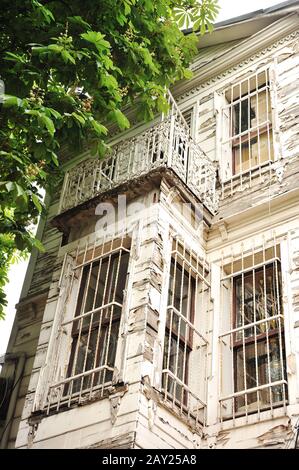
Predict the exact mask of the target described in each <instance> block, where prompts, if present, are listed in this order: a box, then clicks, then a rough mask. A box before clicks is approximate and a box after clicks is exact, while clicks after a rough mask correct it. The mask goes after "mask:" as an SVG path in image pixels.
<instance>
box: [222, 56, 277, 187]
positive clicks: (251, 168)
mask: <svg viewBox="0 0 299 470" xmlns="http://www.w3.org/2000/svg"><path fill="white" fill-rule="evenodd" d="M261 74H264V76H265V79H266V80H267V81H266V82H265V83H264V84H263V85H262V86H260V84H259V83H258V78H257V77H258V76H259V75H261ZM272 74H273V65H272V64H267V65H266V66H264V67H259V68H258V69H257V70H256V72H254V73H252V72H248V73H244V74H243V75H241V76H239V77H238V78H236V79H235V80H233V81H232V82H231V83H230V84H228V85H226V87H225V88H224V89H221V90H220V91H218V92H215V93H214V100H215V110H216V113H218V118H217V124H216V126H217V129H216V134H217V135H218V136H219V144H217V148H218V150H217V154H218V160H219V165H220V181H221V183H222V184H223V185H225V184H228V183H229V182H231V183H232V181H234V180H238V179H241V180H242V178H243V177H244V178H246V177H247V176H248V175H251V173H253V172H255V171H258V170H259V169H262V168H263V167H265V166H267V165H269V164H271V163H272V162H274V161H276V160H277V158H278V157H277V151H276V145H275V139H274V134H275V122H276V120H275V113H274V111H273V101H274V91H275V83H274V81H273V79H272V78H271V77H272ZM254 77H256V84H255V87H254V88H250V91H247V92H246V93H244V94H242V93H241V90H240V93H239V94H237V98H235V99H234V100H231V102H229V101H227V95H231V96H233V94H234V91H233V90H234V89H236V88H237V87H238V86H239V88H240V89H241V84H243V83H245V82H248V83H249V82H250V80H252V79H253V78H254ZM248 87H249V85H248ZM260 89H261V90H262V91H263V90H266V112H267V115H269V116H270V121H269V120H268V119H266V121H265V122H264V123H263V122H262V123H260V124H258V123H257V124H256V125H255V126H254V128H252V127H250V128H247V129H246V130H245V131H244V132H241V133H238V134H236V136H235V131H234V122H233V121H234V120H233V117H232V116H230V113H231V110H232V108H233V106H236V105H238V103H240V102H241V101H242V98H244V99H243V101H244V102H248V100H250V102H251V100H252V98H253V97H255V96H258V95H259V90H260ZM246 97H247V98H246ZM235 101H236V102H237V104H236V105H234V104H233V103H234V102H235ZM257 101H259V100H258V99H257ZM258 107H259V106H257V108H258ZM226 109H227V111H226V118H225V117H224V114H225V110H226ZM225 119H227V120H228V123H229V124H228V129H227V133H228V135H225V124H224V122H225ZM242 134H244V135H242ZM265 135H266V139H267V142H266V143H267V150H266V154H267V155H268V158H266V159H265V160H263V159H261V160H260V161H259V162H258V163H257V164H253V163H254V162H253V157H252V150H250V155H249V156H248V168H245V169H239V170H238V171H236V158H237V157H236V151H237V150H238V148H239V152H240V145H243V144H244V143H246V142H250V141H252V140H254V139H258V142H257V144H258V155H259V159H260V158H261V153H262V152H261V143H260V139H261V138H262V137H263V136H265ZM234 137H235V139H234ZM217 140H218V139H217ZM234 140H235V143H236V142H237V141H238V143H237V144H236V145H234ZM251 147H252V145H249V148H250V149H251ZM269 150H270V155H269ZM249 157H250V158H249ZM245 162H246V160H245Z"/></svg>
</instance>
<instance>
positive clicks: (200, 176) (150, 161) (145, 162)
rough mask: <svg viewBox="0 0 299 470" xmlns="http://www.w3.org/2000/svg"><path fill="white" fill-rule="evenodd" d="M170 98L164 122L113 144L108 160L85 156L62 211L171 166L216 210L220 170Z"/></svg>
mask: <svg viewBox="0 0 299 470" xmlns="http://www.w3.org/2000/svg"><path fill="white" fill-rule="evenodd" d="M169 100H170V104H171V108H170V113H169V115H168V116H167V117H162V119H161V122H159V123H158V124H156V125H154V126H152V127H151V128H149V129H147V130H145V131H144V132H142V133H140V134H137V135H135V136H134V137H132V138H128V139H126V140H122V141H121V142H120V143H117V144H116V145H114V146H112V150H111V152H110V154H109V155H108V156H107V157H106V158H104V159H103V160H99V159H89V160H85V161H83V162H82V163H80V164H78V165H77V166H76V167H74V168H72V169H71V170H69V171H68V172H67V173H66V175H65V181H64V186H63V190H62V194H61V200H60V207H59V213H62V212H65V211H66V210H68V209H71V208H73V207H76V206H77V205H79V204H82V203H84V202H86V201H88V200H90V199H92V198H94V197H96V196H98V195H99V194H101V193H103V192H105V191H107V190H109V189H113V188H115V187H117V186H119V185H120V184H123V183H125V182H128V181H130V180H133V179H135V178H138V177H141V176H144V175H146V174H147V173H149V172H150V171H152V170H154V169H157V168H160V167H167V168H171V169H172V170H173V171H174V172H175V173H176V174H177V175H178V176H179V177H180V178H181V179H182V181H183V182H184V183H186V185H187V186H188V187H189V188H190V190H191V191H192V192H193V193H194V194H195V195H196V196H197V197H198V198H199V199H200V201H201V202H202V203H203V204H204V205H205V206H206V207H207V208H208V209H209V210H210V211H211V212H212V213H215V211H216V210H217V206H218V197H217V193H216V168H215V166H214V165H213V163H212V162H211V161H210V160H209V159H208V157H207V156H206V155H205V154H204V152H203V151H202V150H201V149H200V148H199V146H198V145H196V144H195V142H194V141H193V140H192V138H191V136H190V133H189V127H188V125H187V124H186V121H185V120H184V117H183V116H182V114H181V112H180V110H179V109H178V107H177V105H176V103H175V101H174V100H173V98H172V96H171V95H169Z"/></svg>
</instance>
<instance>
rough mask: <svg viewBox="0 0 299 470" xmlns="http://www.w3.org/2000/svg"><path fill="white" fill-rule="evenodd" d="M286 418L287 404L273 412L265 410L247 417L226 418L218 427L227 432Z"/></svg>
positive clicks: (274, 409)
mask: <svg viewBox="0 0 299 470" xmlns="http://www.w3.org/2000/svg"><path fill="white" fill-rule="evenodd" d="M286 416H287V404H285V405H280V406H278V407H277V408H273V410H265V411H260V413H258V412H251V413H250V414H249V413H248V414H247V416H244V415H243V416H239V417H235V418H228V419H225V420H224V419H223V421H222V422H220V423H219V424H220V426H221V429H222V430H226V429H227V430H228V429H231V428H241V427H243V426H246V425H247V426H248V425H250V424H256V423H259V422H262V421H269V420H273V419H276V418H283V417H286Z"/></svg>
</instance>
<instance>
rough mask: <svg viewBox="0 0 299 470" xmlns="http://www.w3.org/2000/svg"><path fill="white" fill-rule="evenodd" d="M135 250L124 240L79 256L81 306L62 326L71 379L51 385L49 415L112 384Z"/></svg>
mask: <svg viewBox="0 0 299 470" xmlns="http://www.w3.org/2000/svg"><path fill="white" fill-rule="evenodd" d="M129 247H130V244H129V241H128V240H126V239H122V240H112V241H111V242H109V243H106V244H104V245H102V246H101V247H96V246H94V247H93V248H90V249H85V252H84V253H80V250H78V252H77V256H76V261H75V266H74V269H73V273H72V286H71V290H74V291H75V290H77V297H76V302H75V303H74V304H73V305H71V306H69V307H68V310H69V311H70V310H71V309H73V314H70V318H66V319H64V320H63V321H62V325H61V327H62V328H63V329H64V332H65V333H66V335H64V336H66V337H67V338H68V344H66V342H67V340H64V346H62V347H61V355H62V358H61V361H63V360H66V361H67V364H66V366H65V367H64V368H62V369H63V370H65V377H63V378H62V379H61V380H58V381H56V382H55V381H54V383H53V384H51V385H50V388H49V394H48V401H47V408H48V411H50V410H53V409H54V410H56V411H58V410H59V409H60V408H61V407H68V406H71V405H73V404H76V403H78V402H80V400H82V399H88V398H94V397H95V396H103V393H104V390H105V389H106V388H107V387H108V386H110V385H111V384H112V381H113V378H114V372H115V362H116V356H117V348H118V346H119V330H120V322H121V316H122V309H123V301H124V291H125V287H126V280H127V272H128V263H129V254H130V251H129ZM75 285H76V286H75ZM72 287H73V289H72ZM67 351H68V352H67ZM63 356H64V357H63Z"/></svg>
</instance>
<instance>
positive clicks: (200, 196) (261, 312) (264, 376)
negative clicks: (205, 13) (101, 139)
mask: <svg viewBox="0 0 299 470" xmlns="http://www.w3.org/2000/svg"><path fill="white" fill-rule="evenodd" d="M298 14H299V2H298V1H288V2H285V3H284V4H281V5H278V6H277V7H273V8H269V9H267V10H265V11H263V12H258V13H255V14H252V15H247V16H246V17H243V18H238V19H236V20H232V21H228V22H224V23H221V24H219V25H217V26H216V28H215V30H214V32H213V33H212V34H209V35H206V36H204V37H203V38H201V39H200V40H199V54H198V57H197V58H196V60H195V61H194V63H193V65H192V68H193V71H194V77H193V78H192V79H191V80H189V81H185V82H182V83H178V84H177V85H176V86H175V87H174V89H173V90H172V95H169V100H170V102H171V107H170V109H171V110H170V113H169V115H168V116H162V117H161V118H157V119H156V121H155V122H153V123H148V124H144V125H138V124H136V125H134V126H133V127H132V128H131V129H130V130H129V131H128V132H126V133H124V134H121V135H115V136H114V137H113V140H112V142H111V145H112V151H111V153H110V155H109V156H108V157H107V158H106V159H105V160H104V161H101V162H99V161H98V160H95V159H91V158H90V156H89V155H88V152H85V153H82V154H80V155H77V156H75V157H74V158H71V159H70V160H69V161H68V163H67V164H66V176H65V179H64V183H63V187H62V190H61V194H60V195H58V196H57V199H52V200H51V201H49V210H48V216H47V219H46V220H42V221H41V223H40V227H39V233H40V236H41V238H42V240H43V243H44V245H45V247H46V253H45V254H40V255H38V256H37V255H36V254H35V255H33V256H32V258H31V261H30V264H29V268H28V272H27V276H26V279H25V284H24V287H23V291H22V295H21V300H20V302H19V304H18V308H17V314H16V319H15V323H14V327H13V330H12V334H11V338H10V342H9V346H8V352H7V355H6V357H5V364H4V366H3V371H2V377H4V378H6V383H8V384H10V388H11V389H12V393H11V395H10V400H7V406H6V407H5V414H4V412H3V416H1V418H2V424H3V425H2V428H0V430H1V429H2V431H1V432H2V443H1V445H2V447H9V448H14V447H17V448H106V449H112V448H156V449H163V448H175V449H176V448H178V449H181V448H191V449H200V448H266V447H273V448H288V447H293V446H294V442H295V435H296V424H298V422H299V421H298V419H299V209H298V200H299V184H298V176H299V91H298V90H299V16H298ZM172 96H173V97H174V98H173V97H172ZM9 380H10V381H9Z"/></svg>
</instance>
